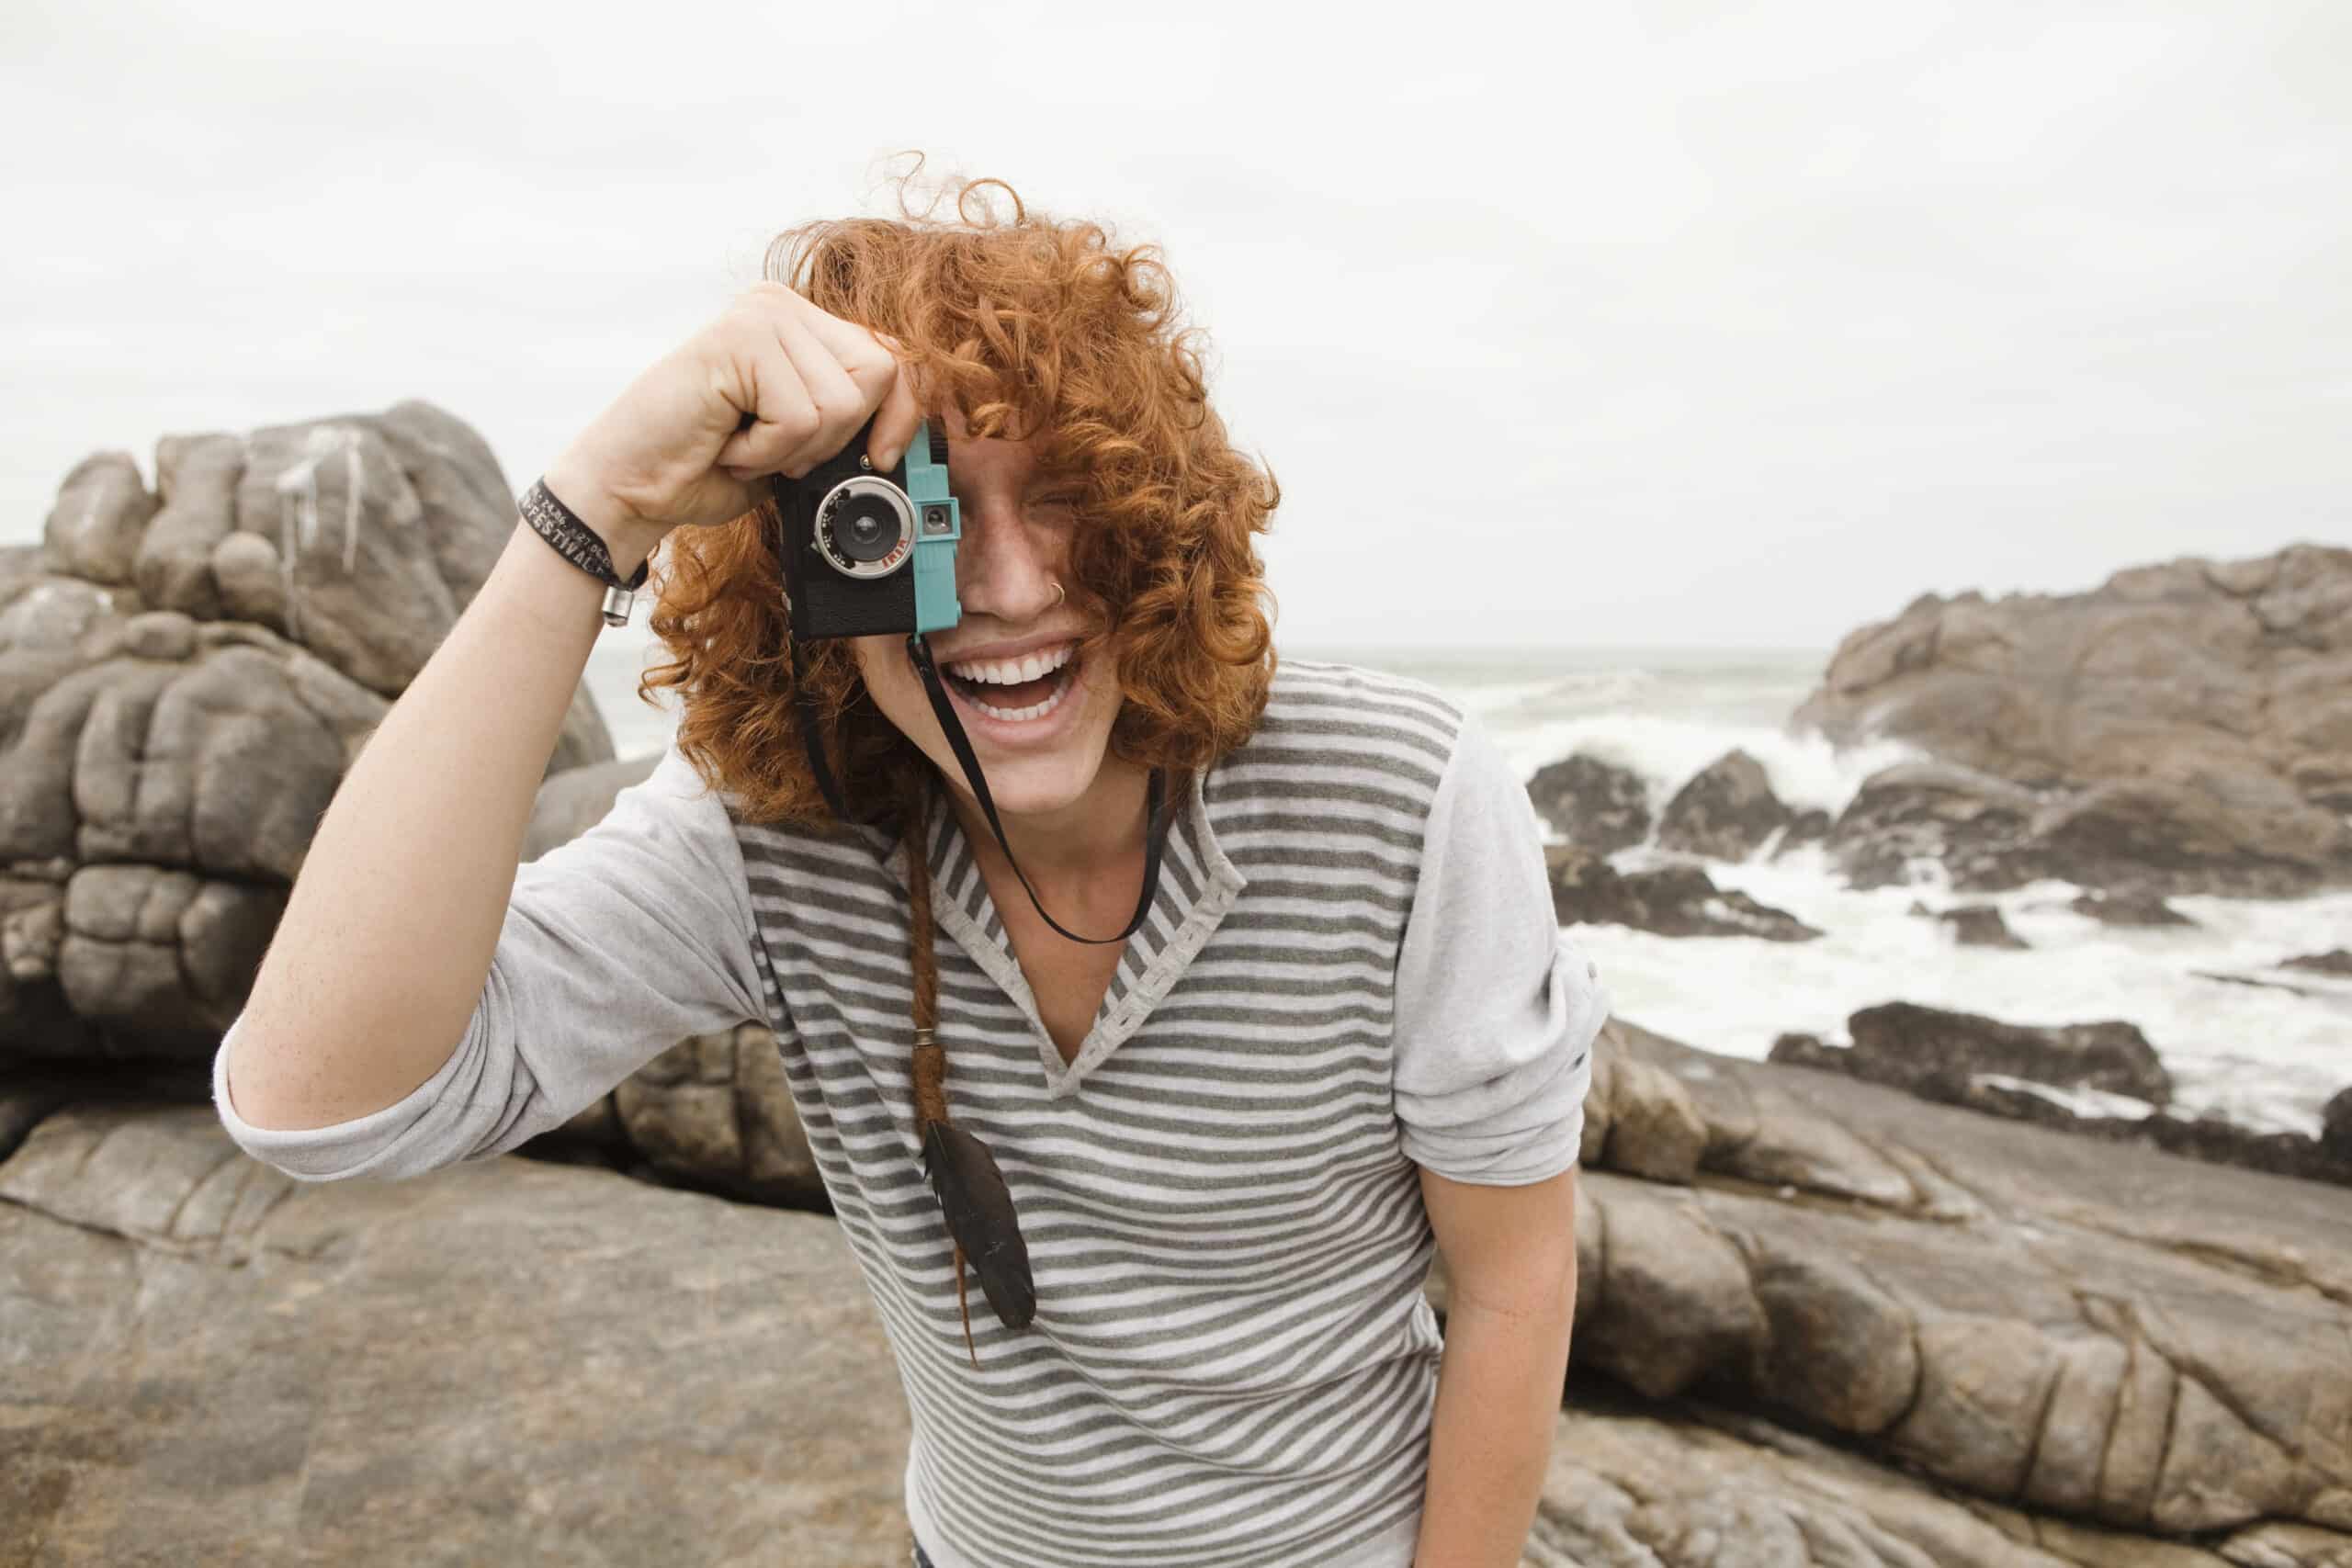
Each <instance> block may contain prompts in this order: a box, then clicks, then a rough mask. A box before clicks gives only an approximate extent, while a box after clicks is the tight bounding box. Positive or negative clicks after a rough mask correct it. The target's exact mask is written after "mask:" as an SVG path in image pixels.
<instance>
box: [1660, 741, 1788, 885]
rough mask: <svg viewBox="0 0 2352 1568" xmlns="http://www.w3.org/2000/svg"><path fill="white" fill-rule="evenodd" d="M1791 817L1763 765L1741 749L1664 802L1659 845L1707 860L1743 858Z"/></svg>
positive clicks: (1713, 764)
mask: <svg viewBox="0 0 2352 1568" xmlns="http://www.w3.org/2000/svg"><path fill="white" fill-rule="evenodd" d="M1795 816H1796V814H1795V813H1794V812H1792V811H1791V810H1790V809H1789V808H1788V807H1785V806H1783V805H1781V797H1780V796H1779V795H1774V794H1773V793H1772V782H1771V780H1770V779H1769V778H1767V777H1766V776H1765V774H1764V765H1763V764H1762V763H1760V762H1758V761H1757V760H1756V759H1755V758H1753V757H1751V756H1749V755H1748V754H1747V752H1745V751H1727V752H1725V753H1724V755H1723V756H1721V757H1718V758H1716V759H1715V761H1713V762H1710V763H1709V764H1708V765H1707V766H1706V767H1704V768H1702V769H1701V770H1700V771H1699V772H1698V773H1694V774H1693V775H1691V780H1690V782H1688V783H1687V784H1684V785H1683V786H1682V787H1681V788H1680V789H1679V790H1677V791H1675V793H1674V798H1673V799H1672V800H1670V801H1668V802H1667V806H1666V812H1665V815H1664V816H1662V817H1661V818H1659V819H1658V829H1657V841H1658V847H1659V848H1660V849H1668V850H1678V851H1680V852H1683V853H1686V854H1694V855H1703V856H1705V857H1706V858H1708V859H1710V860H1730V861H1739V860H1746V859H1747V857H1748V856H1750V855H1752V854H1754V853H1755V852H1757V851H1758V850H1759V849H1762V848H1763V847H1764V845H1765V843H1766V841H1767V840H1770V838H1771V837H1772V835H1773V834H1775V833H1778V832H1780V831H1781V829H1784V828H1786V827H1788V826H1789V825H1790V823H1791V822H1792V821H1793V820H1795Z"/></svg>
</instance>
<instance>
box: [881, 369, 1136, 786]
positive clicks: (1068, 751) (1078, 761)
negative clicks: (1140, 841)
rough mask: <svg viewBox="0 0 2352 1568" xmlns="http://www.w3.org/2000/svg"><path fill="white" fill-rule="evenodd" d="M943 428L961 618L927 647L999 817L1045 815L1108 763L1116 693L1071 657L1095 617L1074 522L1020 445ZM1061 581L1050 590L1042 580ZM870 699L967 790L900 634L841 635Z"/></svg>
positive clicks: (945, 423) (1105, 678)
mask: <svg viewBox="0 0 2352 1568" xmlns="http://www.w3.org/2000/svg"><path fill="white" fill-rule="evenodd" d="M940 423H941V426H942V428H944V430H945V431H946V433H947V473H948V486H949V489H950V490H952V491H954V492H955V495H956V500H957V501H958V502H960V503H961V506H962V511H963V519H964V536H963V539H962V541H961V543H959V544H958V545H957V547H956V597H957V599H958V600H959V601H960V602H961V603H962V605H963V618H962V619H961V620H960V621H958V622H957V624H956V626H954V627H953V628H952V629H950V630H947V631H944V632H933V633H932V634H931V636H930V646H931V650H932V656H933V660H934V661H935V662H936V663H937V664H938V666H939V669H940V672H941V675H942V677H943V681H944V684H945V685H946V687H947V691H948V700H949V701H950V702H951V703H952V704H953V705H954V706H955V709H956V717H957V719H959V720H960V721H961V722H962V724H963V726H964V733H965V736H966V737H967V739H969V740H970V742H971V745H972V751H973V754H974V755H975V756H976V757H978V760H979V764H980V771H981V773H984V774H985V775H986V776H987V779H988V786H989V795H990V797H991V798H993V799H994V801H995V802H996V807H997V809H998V811H999V812H1000V813H1001V814H1002V815H1004V816H1005V817H1007V818H1012V817H1028V818H1057V817H1062V816H1064V815H1066V814H1067V813H1069V811H1071V810H1072V808H1082V805H1083V803H1084V802H1085V801H1086V799H1087V798H1088V797H1089V795H1090V793H1091V792H1093V791H1095V790H1096V789H1097V787H1098V785H1099V784H1101V783H1102V781H1103V774H1104V773H1105V772H1106V770H1105V769H1104V767H1103V760H1104V756H1105V754H1106V752H1107V750H1108V748H1109V745H1110V739H1111V724H1112V721H1113V720H1114V718H1116V717H1117V716H1118V712H1119V705H1120V701H1121V698H1120V694H1119V689H1118V682H1117V681H1116V679H1115V677H1114V674H1113V672H1112V671H1110V670H1108V669H1107V668H1104V667H1103V666H1104V665H1105V664H1106V663H1107V660H1106V659H1105V658H1104V657H1103V656H1102V655H1099V654H1098V655H1097V656H1095V657H1094V658H1092V659H1090V660H1077V659H1075V658H1074V657H1072V654H1073V649H1074V645H1075V642H1076V640H1077V638H1078V637H1079V636H1080V634H1081V633H1082V632H1084V631H1087V630H1089V629H1091V627H1092V626H1094V625H1095V624H1097V622H1096V621H1095V620H1091V619H1090V616H1093V617H1099V616H1100V615H1102V613H1103V611H1102V607H1101V606H1100V605H1093V604H1085V603H1083V602H1082V600H1081V595H1080V591H1079V589H1078V588H1077V586H1076V584H1074V583H1073V582H1071V581H1070V574H1069V545H1070V535H1071V531H1072V529H1073V528H1074V527H1075V526H1076V524H1075V521H1074V519H1073V517H1072V514H1071V512H1070V509H1069V505H1068V504H1066V503H1063V502H1056V501H1054V500H1052V499H1051V498H1050V497H1049V496H1048V495H1047V494H1046V493H1045V492H1044V491H1042V490H1041V489H1040V488H1039V487H1040V486H1041V484H1042V483H1043V476H1040V475H1039V474H1038V473H1037V472H1036V462H1035V451H1034V450H1033V448H1032V446H1031V444H1030V443H1028V442H1025V441H1024V442H1016V441H1002V440H994V439H991V440H984V441H982V440H973V439H971V438H970V437H969V436H968V435H967V434H966V427H965V423H964V420H963V417H962V415H961V414H960V413H959V412H957V411H956V410H955V409H953V408H949V409H947V410H945V411H944V415H943V416H942V418H941V420H940ZM1057 581H1059V582H1060V583H1061V585H1062V587H1063V589H1064V590H1065V592H1064V593H1061V594H1057V593H1056V592H1055V591H1054V584H1055V583H1056V582H1057ZM851 644H852V647H853V648H854V650H855V652H856V656H857V663H858V669H859V671H860V672H861V673H862V674H863V675H864V677H865V686H866V690H867V691H868V692H869V693H871V694H873V697H874V702H875V705H876V706H877V707H879V708H880V709H881V710H882V713H883V716H885V717H887V718H888V719H889V721H890V722H891V723H892V724H894V725H896V726H898V728H899V732H900V733H902V734H904V735H905V736H906V737H907V739H910V740H912V741H913V742H914V743H915V744H916V745H917V746H918V747H920V748H921V749H922V752H923V754H924V755H925V756H927V757H929V758H930V759H931V760H932V761H933V763H934V764H935V765H936V766H937V767H938V769H939V771H940V773H941V774H942V775H943V776H944V777H945V778H946V780H947V781H948V782H949V783H950V784H953V785H955V786H956V790H957V792H958V793H959V794H961V795H964V796H965V797H966V798H967V799H970V798H971V795H972V792H971V789H970V786H969V785H968V784H966V783H965V781H964V770H963V768H962V766H961V765H960V764H959V763H958V762H957V761H956V753H955V750H954V749H953V748H951V747H950V746H949V745H948V744H947V737H946V736H945V735H944V733H943V732H942V731H941V729H940V728H939V720H938V717H937V716H936V715H934V714H933V712H932V708H931V698H930V695H929V694H927V693H926V692H925V691H924V689H923V684H922V676H921V675H920V674H919V673H917V671H916V670H915V667H914V665H913V663H912V662H911V661H910V660H909V659H908V657H907V649H906V638H905V637H903V636H897V635H886V636H881V637H854V638H852V639H851Z"/></svg>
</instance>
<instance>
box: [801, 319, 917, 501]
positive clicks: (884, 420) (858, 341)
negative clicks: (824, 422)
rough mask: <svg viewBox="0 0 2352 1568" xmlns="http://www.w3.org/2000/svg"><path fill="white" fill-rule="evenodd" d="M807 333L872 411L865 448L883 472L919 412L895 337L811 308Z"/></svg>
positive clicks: (909, 433) (899, 452) (894, 461)
mask: <svg viewBox="0 0 2352 1568" xmlns="http://www.w3.org/2000/svg"><path fill="white" fill-rule="evenodd" d="M808 322H809V331H810V332H812V333H815V334H816V335H817V337H818V339H819V341H820V342H822V343H823V344H825V346H827V347H828V348H830V349H831V350H832V351H833V355H834V357H835V358H836V359H837V360H838V361H839V362H840V363H841V364H842V367H844V368H845V369H846V370H847V371H848V373H849V375H850V377H851V378H852V379H853V380H854V381H855V382H856V383H857V386H858V389H859V391H860V392H862V393H863V394H864V396H865V404H864V406H865V410H870V411H873V412H874V433H873V434H872V435H871V436H869V437H868V438H867V440H866V444H865V450H866V454H867V456H868V457H871V458H872V459H873V462H874V466H875V468H876V469H879V470H882V471H884V472H888V470H889V469H890V468H894V467H896V466H897V464H898V461H899V457H900V456H901V455H902V454H903V453H904V452H905V451H906V449H907V446H908V445H909V444H910V442H912V441H913V440H914V435H915V426H916V425H918V424H920V423H922V408H921V406H920V404H919V402H918V400H917V399H916V397H915V391H914V386H913V378H912V377H910V375H908V373H907V369H906V366H905V364H904V362H903V361H902V360H901V359H900V358H899V355H901V354H902V353H903V352H904V350H903V349H902V348H901V347H900V346H899V340H898V339H896V338H894V337H890V336H888V334H886V333H877V332H874V331H872V330H870V329H868V328H866V327H864V326H861V325H859V324H858V323H857V322H855V321H843V320H842V319H841V318H840V317H838V316H831V315H827V314H824V313H823V312H821V311H819V312H812V313H811V314H810V315H809V318H808Z"/></svg>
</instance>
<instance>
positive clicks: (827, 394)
mask: <svg viewBox="0 0 2352 1568" xmlns="http://www.w3.org/2000/svg"><path fill="white" fill-rule="evenodd" d="M894 346H895V345H894V344H891V343H890V342H889V341H888V339H885V338H883V337H881V336H879V335H878V334H876V333H873V332H871V331H869V330H868V329H867V328H865V327H864V326H861V325H859V324H857V323H856V322H854V321H843V320H842V319H841V318H840V317H837V316H832V315H828V314H827V313H826V312H825V311H823V310H819V309H818V308H817V307H816V306H814V305H812V304H810V303H809V301H808V300H807V299H804V298H802V297H801V296H800V295H799V294H798V293H797V292H795V291H794V290H793V289H791V288H787V287H786V286H785V285H784V284H781V283H756V284H753V285H752V287H751V288H747V289H745V290H744V291H743V292H742V293H741V295H739V296H738V297H737V298H736V299H735V300H734V301H733V302H732V303H731V304H729V306H728V308H727V309H726V310H723V311H721V312H720V313H719V314H718V317H717V318H716V319H714V320H713V321H711V322H710V323H709V324H708V325H707V326H705V327H704V328H702V329H701V330H700V331H699V332H697V333H695V334H694V335H693V336H692V337H690V338H688V339H687V340H686V341H685V342H684V343H683V344H679V345H678V346H677V347H676V348H674V349H673V350H671V351H670V353H668V354H666V355H663V356H662V358H660V359H658V360H656V361H655V362H654V363H653V364H652V365H651V366H650V367H647V368H646V370H645V371H644V372H643V373H641V374H640V375H639V377H638V378H636V379H635V380H634V381H632V382H630V383H629V385H628V388H627V389H625V390H624V391H623V392H622V393H621V395H620V396H619V397H618V398H616V400H614V401H613V403H612V406H611V407H609V408H607V409H606V410H605V412H603V413H601V414H599V415H598V416H597V417H596V418H595V420H594V422H592V423H590V424H589V426H588V427H587V428H586V429H585V430H583V431H582V432H581V434H579V435H578V436H577V437H575V438H574V439H573V441H572V443H571V446H567V447H566V448H565V449H564V451H563V453H562V455H561V456H560V457H558V458H557V459H556V460H555V462H554V463H552V464H551V465H549V467H548V470H547V475H546V479H547V483H548V488H549V489H550V490H551V491H554V492H555V493H556V494H557V495H558V496H560V497H561V498H562V500H563V502H565V504H566V505H568V506H570V507H571V510H572V511H573V512H575V513H578V514H579V516H580V518H581V519H582V521H583V522H585V523H586V524H587V525H589V526H590V527H592V528H594V529H595V530H596V532H597V533H598V534H599V535H600V536H603V537H604V539H605V543H606V544H607V545H608V546H609V547H611V548H612V550H613V553H614V555H615V557H616V559H617V558H621V557H623V556H627V557H628V558H631V559H638V558H643V557H644V556H645V555H648V554H650V553H651V551H652V549H653V547H654V546H655V545H656V544H658V543H659V542H660V541H661V538H662V536H663V535H664V534H666V533H668V532H669V531H670V530H671V529H672V528H674V527H681V526H684V527H707V526H711V525H717V524H720V523H728V522H731V521H733V520H734V519H735V518H737V517H740V516H741V515H742V514H743V513H746V512H749V511H751V510H752V506H753V505H754V504H755V502H756V500H757V499H758V497H759V495H760V493H761V490H760V486H761V481H762V480H763V479H764V478H765V476H767V475H771V474H778V473H781V474H784V475H786V476H788V477H791V478H794V479H797V478H799V477H801V476H802V475H805V474H807V473H808V472H809V470H810V469H812V468H815V467H816V466H817V465H818V464H820V463H821V462H823V461H825V460H826V459H827V458H830V457H833V456H834V455H835V454H837V453H839V452H841V450H842V447H844V446H847V445H848V444H849V442H850V440H851V438H852V437H853V436H854V435H855V434H857V432H858V431H859V430H860V429H861V428H863V427H864V426H865V423H866V422H867V421H868V420H869V419H871V420H872V422H873V427H874V433H873V436H872V439H871V441H870V442H869V443H868V446H867V448H866V455H867V456H869V457H871V458H872V460H873V465H874V468H876V469H877V470H881V471H886V472H887V471H888V469H889V468H892V467H893V466H895V465H896V464H897V462H898V460H899V457H900V456H901V454H902V453H903V452H904V451H905V449H906V447H907V446H908V445H909V443H910V442H911V441H912V440H913V438H914V434H915V429H916V426H917V425H918V424H919V423H921V422H922V411H921V409H920V408H919V406H918V405H917V402H916V399H915V393H914V389H913V387H912V386H911V385H910V383H909V381H908V378H906V377H905V376H904V375H902V374H901V373H900V367H899V361H898V358H897V356H896V355H895V354H894V353H893V352H892V349H893V347H894Z"/></svg>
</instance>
